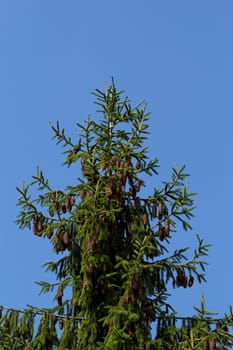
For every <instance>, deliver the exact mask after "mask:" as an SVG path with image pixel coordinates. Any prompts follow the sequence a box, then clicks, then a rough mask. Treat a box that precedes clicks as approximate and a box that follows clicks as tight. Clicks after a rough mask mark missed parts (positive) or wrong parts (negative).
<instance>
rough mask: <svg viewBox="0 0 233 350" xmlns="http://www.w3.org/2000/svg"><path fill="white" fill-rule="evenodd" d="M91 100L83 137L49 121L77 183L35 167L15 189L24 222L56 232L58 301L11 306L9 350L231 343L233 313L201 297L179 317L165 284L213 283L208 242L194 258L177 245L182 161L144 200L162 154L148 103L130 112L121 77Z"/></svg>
mask: <svg viewBox="0 0 233 350" xmlns="http://www.w3.org/2000/svg"><path fill="white" fill-rule="evenodd" d="M94 95H95V99H96V104H97V105H98V108H99V110H98V115H99V116H100V117H99V118H97V117H96V118H91V117H88V119H87V120H86V122H85V123H84V125H82V124H80V123H77V126H78V129H79V133H80V138H78V140H75V141H74V142H73V141H72V140H71V138H70V137H68V136H67V135H66V134H65V131H64V129H61V127H60V124H59V123H58V122H57V124H56V125H52V126H51V127H52V130H53V132H54V136H53V138H54V139H55V140H56V143H57V144H62V145H63V146H64V147H65V152H64V153H65V162H64V164H65V165H67V166H68V167H70V166H73V165H74V166H75V167H76V168H75V169H77V167H80V171H79V170H77V176H78V178H77V182H76V183H74V184H71V185H67V187H66V188H65V189H64V190H58V189H55V188H53V187H52V185H51V184H50V181H48V180H47V179H46V178H45V176H44V173H43V172H42V171H41V170H40V169H37V173H36V175H35V176H33V177H32V182H31V183H30V184H29V185H23V186H22V187H21V188H18V191H19V199H18V205H19V207H20V208H21V209H20V213H19V215H18V218H17V224H18V225H19V227H20V228H21V229H25V228H29V229H30V230H31V231H32V232H33V234H35V235H36V236H39V237H43V238H46V239H48V241H50V243H51V246H52V249H53V250H54V252H55V253H57V260H56V261H51V262H47V263H46V264H45V268H46V270H47V271H51V272H53V273H54V276H55V279H54V283H53V284H50V283H48V282H39V285H40V286H41V291H42V292H53V293H54V295H55V302H56V303H55V305H54V307H51V309H46V310H39V309H36V308H32V307H31V308H28V309H27V310H23V311H20V310H18V311H17V310H10V309H9V310H4V309H3V314H2V319H1V329H0V344H1V346H2V349H37V350H44V349H60V350H65V349H78V350H96V349H99V350H131V349H132V350H135V349H141V350H143V349H147V350H153V349H158V350H160V349H209V350H213V349H216V347H217V346H220V348H221V349H224V345H225V346H229V345H231V344H232V343H233V341H232V338H231V335H230V333H229V331H228V330H227V328H226V327H227V325H229V324H231V323H232V316H231V315H232V312H231V313H230V316H226V317H225V318H224V319H222V320H218V321H217V320H215V319H213V318H212V317H213V316H212V314H211V313H208V312H207V311H206V310H205V306H204V298H203V300H202V303H201V308H200V309H196V310H197V315H196V316H194V317H190V318H183V319H182V318H181V319H178V318H177V317H176V313H175V310H174V309H173V308H172V306H171V305H169V295H168V290H172V288H177V287H183V288H191V287H192V286H193V284H194V283H201V282H202V281H205V275H204V273H205V265H206V261H205V257H206V255H207V253H208V245H204V244H203V241H202V239H201V238H200V237H199V236H197V248H196V249H195V250H194V252H193V254H192V257H191V258H189V255H190V253H189V250H188V248H187V247H181V248H180V249H178V250H175V251H172V252H171V251H170V250H169V244H170V243H171V241H172V240H176V237H177V235H178V234H179V231H180V230H182V229H184V230H185V231H187V230H189V229H190V228H191V225H190V219H191V218H192V216H193V209H194V203H193V194H192V193H190V191H189V188H188V185H187V179H188V176H189V175H188V174H187V173H186V172H185V167H182V168H178V167H175V168H173V169H172V174H171V179H169V180H168V181H164V182H163V183H162V185H161V186H160V187H155V188H150V192H151V193H150V195H147V196H145V194H144V193H145V192H146V191H145V189H144V188H145V186H146V181H148V176H152V178H150V184H151V183H153V182H154V185H156V186H158V183H157V181H156V175H157V172H158V160H157V159H153V160H150V159H149V151H148V149H147V147H146V146H145V142H146V140H147V138H148V135H149V131H148V123H149V114H148V113H147V111H146V104H145V102H142V103H140V104H139V105H137V106H136V107H132V106H131V104H130V101H129V99H128V98H127V97H124V96H123V92H118V91H117V89H116V87H115V84H114V81H112V84H111V85H110V86H109V87H108V86H106V90H105V91H100V90H96V91H95V92H94ZM150 187H151V185H150ZM32 193H38V196H37V197H36V198H33V197H32ZM37 318H38V320H37V322H35V320H36V319H37ZM38 324H39V326H38ZM36 325H37V326H36ZM225 349H226V347H225Z"/></svg>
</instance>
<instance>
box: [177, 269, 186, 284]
mask: <svg viewBox="0 0 233 350" xmlns="http://www.w3.org/2000/svg"><path fill="white" fill-rule="evenodd" d="M176 285H177V287H184V288H187V285H188V278H187V276H186V275H185V273H184V271H183V270H182V269H178V270H177V277H176Z"/></svg>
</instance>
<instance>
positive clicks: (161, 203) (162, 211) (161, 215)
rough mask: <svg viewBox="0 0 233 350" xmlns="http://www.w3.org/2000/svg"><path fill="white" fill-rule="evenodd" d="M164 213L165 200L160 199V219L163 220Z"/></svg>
mask: <svg viewBox="0 0 233 350" xmlns="http://www.w3.org/2000/svg"><path fill="white" fill-rule="evenodd" d="M163 214H164V206H163V202H161V201H159V204H158V219H159V220H162V218H163Z"/></svg>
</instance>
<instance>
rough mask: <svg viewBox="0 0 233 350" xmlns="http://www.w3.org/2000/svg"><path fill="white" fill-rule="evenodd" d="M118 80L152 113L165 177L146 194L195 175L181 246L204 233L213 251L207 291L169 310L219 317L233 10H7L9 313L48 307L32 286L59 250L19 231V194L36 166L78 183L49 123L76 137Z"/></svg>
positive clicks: (12, 4)
mask: <svg viewBox="0 0 233 350" xmlns="http://www.w3.org/2000/svg"><path fill="white" fill-rule="evenodd" d="M112 75H113V76H114V77H115V81H116V84H117V86H118V87H119V89H124V90H125V91H126V93H127V95H128V96H129V97H131V99H132V101H133V102H138V101H140V100H141V99H146V100H147V102H148V109H149V110H150V111H151V120H150V131H151V137H150V140H149V142H148V145H149V147H150V153H151V156H152V157H158V158H159V159H160V165H161V168H160V176H159V177H158V178H156V177H155V176H154V177H153V178H149V180H148V189H151V190H152V191H153V188H154V186H159V183H160V181H161V180H168V179H169V174H170V169H171V168H172V166H173V165H174V164H175V163H177V164H179V165H180V166H182V165H183V164H186V166H187V170H188V172H189V173H191V178H190V185H191V189H192V191H194V192H198V195H197V197H196V205H197V209H196V211H195V214H196V217H195V219H194V220H193V222H192V224H193V231H191V232H188V233H185V234H183V233H177V238H175V239H177V242H178V243H182V244H183V245H184V246H186V245H189V244H190V245H191V246H193V244H194V241H195V239H194V238H195V235H196V233H199V234H200V235H201V236H202V237H203V238H204V240H205V241H206V242H208V243H211V244H213V246H212V248H211V251H210V255H209V258H208V261H209V267H208V268H207V280H208V283H207V284H202V285H201V286H198V285H197V284H196V285H194V287H193V288H192V289H189V290H184V289H181V288H178V289H176V290H175V292H174V294H173V296H172V298H171V303H173V305H174V306H175V308H177V310H178V311H179V313H180V314H181V315H191V314H193V312H194V311H193V305H199V302H200V298H201V293H202V292H204V293H205V296H206V302H207V308H208V309H210V310H211V311H218V312H219V313H220V315H222V314H223V313H224V312H225V311H228V307H229V305H230V304H233V300H232V289H233V282H232V249H233V248H232V247H233V232H232V210H233V208H232V195H233V193H232V192H233V191H232V170H233V164H232V149H233V147H232V146H233V142H232V129H233V122H232V117H233V103H232V93H233V2H232V0H221V1H219V0H218V1H216V0H205V1H203V0H195V1H187V0H176V1H174V0H164V1H157V0H147V1H139V0H134V1H129V0H118V1H110V0H100V1H95V0H92V1H90V0H86V1H75V0H69V1H65V0H63V1H61V0H49V1H47V0H46V1H45V0H39V1H31V0H20V1H18V0H14V1H13V0H7V1H1V3H0V77H1V78H0V118H1V125H2V126H1V137H0V152H1V164H2V165H1V175H0V176H1V185H2V188H1V201H0V213H1V254H0V263H1V266H2V272H1V291H0V304H2V305H5V306H13V307H20V308H24V307H25V306H26V304H32V305H38V306H41V307H43V306H45V307H46V306H49V305H50V304H51V297H48V296H44V297H39V296H38V292H39V289H38V287H37V286H36V285H35V283H34V282H35V281H39V280H46V278H47V277H46V274H45V273H44V272H43V269H42V268H41V265H42V264H43V263H44V262H45V261H46V260H50V259H51V258H52V257H53V256H52V254H51V252H50V246H49V243H48V241H47V240H42V239H38V238H37V237H35V236H33V234H32V233H31V232H29V231H26V230H25V231H22V232H21V231H20V230H19V229H18V227H17V226H16V225H15V224H14V220H15V217H16V215H17V213H18V210H19V208H18V207H16V202H17V196H18V194H17V192H16V189H15V188H16V186H19V185H20V184H21V181H22V180H23V179H24V180H26V182H29V181H30V177H31V175H33V174H34V173H35V169H36V166H37V165H39V166H40V167H41V168H42V169H43V170H44V173H45V175H46V176H48V178H50V179H51V183H52V184H53V186H54V187H56V186H57V187H59V186H62V187H63V186H64V185H66V184H68V182H69V181H73V180H74V179H75V177H76V175H77V174H76V169H75V168H73V169H72V170H71V171H70V172H69V171H67V170H66V169H65V168H61V167H60V164H61V163H62V160H63V158H62V156H61V151H62V149H61V148H60V147H56V146H55V144H54V143H53V142H52V141H51V136H52V132H51V129H50V127H49V120H51V121H53V122H55V121H56V120H59V121H60V123H61V124H62V126H64V127H65V129H66V130H67V133H68V134H69V133H70V134H71V135H72V136H74V137H75V136H76V131H77V129H76V128H75V124H76V122H77V121H79V122H80V121H83V120H84V119H85V118H86V117H87V115H88V113H91V114H92V116H93V118H94V117H95V112H94V111H95V106H94V105H93V96H92V95H91V91H93V90H94V89H95V88H100V89H102V88H104V82H105V81H110V79H111V76H112ZM178 243H177V244H178ZM48 278H50V276H49V277H48Z"/></svg>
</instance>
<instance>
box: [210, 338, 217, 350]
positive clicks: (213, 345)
mask: <svg viewBox="0 0 233 350" xmlns="http://www.w3.org/2000/svg"><path fill="white" fill-rule="evenodd" d="M216 349H217V348H216V340H215V338H212V339H211V340H210V345H209V350H216Z"/></svg>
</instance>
